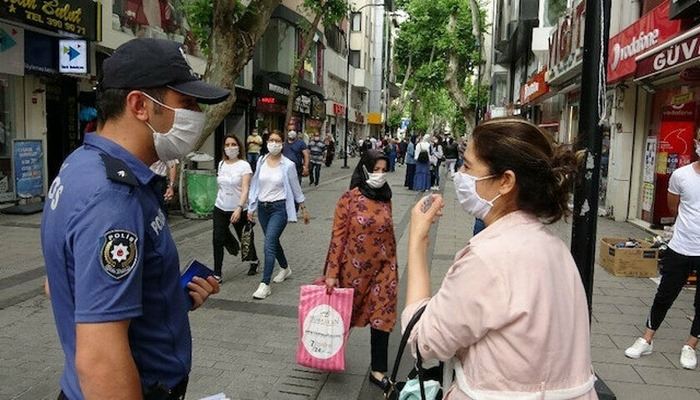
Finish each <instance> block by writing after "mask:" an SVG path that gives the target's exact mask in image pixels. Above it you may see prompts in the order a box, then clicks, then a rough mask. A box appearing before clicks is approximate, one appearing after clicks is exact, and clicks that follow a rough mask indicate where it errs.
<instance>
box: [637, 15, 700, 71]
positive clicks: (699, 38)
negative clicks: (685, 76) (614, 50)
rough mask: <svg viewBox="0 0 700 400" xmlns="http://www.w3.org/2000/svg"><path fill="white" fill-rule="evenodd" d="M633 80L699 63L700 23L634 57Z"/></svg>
mask: <svg viewBox="0 0 700 400" xmlns="http://www.w3.org/2000/svg"><path fill="white" fill-rule="evenodd" d="M635 61H636V62H637V71H636V73H635V75H634V77H635V81H640V80H645V79H649V78H655V77H657V76H659V75H662V74H663V75H670V74H672V73H676V72H679V71H680V70H681V69H683V68H685V67H688V66H691V65H697V64H700V25H699V26H696V27H695V28H693V29H690V30H688V31H686V32H684V33H682V34H680V35H678V36H677V37H675V38H673V39H671V40H669V41H668V42H666V43H664V44H663V45H661V46H658V47H656V48H654V49H652V50H650V51H647V52H646V53H643V54H642V55H640V56H639V57H637V58H636V59H635Z"/></svg>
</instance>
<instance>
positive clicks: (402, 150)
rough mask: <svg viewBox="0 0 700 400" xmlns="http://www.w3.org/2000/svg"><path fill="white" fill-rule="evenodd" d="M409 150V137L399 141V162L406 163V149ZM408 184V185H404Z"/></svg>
mask: <svg viewBox="0 0 700 400" xmlns="http://www.w3.org/2000/svg"><path fill="white" fill-rule="evenodd" d="M407 150H408V138H407V137H405V138H403V139H402V140H401V141H400V142H399V159H398V163H399V164H400V165H402V166H403V165H404V164H405V163H406V151H407ZM404 186H406V185H404Z"/></svg>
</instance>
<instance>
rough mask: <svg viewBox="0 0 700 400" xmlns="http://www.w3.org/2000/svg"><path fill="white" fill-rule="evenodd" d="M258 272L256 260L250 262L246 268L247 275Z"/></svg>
mask: <svg viewBox="0 0 700 400" xmlns="http://www.w3.org/2000/svg"><path fill="white" fill-rule="evenodd" d="M257 273H258V262H257V261H253V262H252V263H250V268H248V275H250V276H253V275H255V274H257Z"/></svg>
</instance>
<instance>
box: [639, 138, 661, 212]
mask: <svg viewBox="0 0 700 400" xmlns="http://www.w3.org/2000/svg"><path fill="white" fill-rule="evenodd" d="M656 144H657V139H656V138H655V137H650V138H647V145H646V150H645V151H644V173H643V174H642V176H643V178H644V182H648V183H653V182H654V172H655V171H656ZM649 211H651V210H649Z"/></svg>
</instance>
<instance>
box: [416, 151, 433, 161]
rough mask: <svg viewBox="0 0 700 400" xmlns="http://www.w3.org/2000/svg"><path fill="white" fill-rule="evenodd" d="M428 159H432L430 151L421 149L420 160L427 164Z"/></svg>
mask: <svg viewBox="0 0 700 400" xmlns="http://www.w3.org/2000/svg"><path fill="white" fill-rule="evenodd" d="M428 161H430V157H429V156H428V152H427V151H425V150H421V152H420V153H418V162H419V163H421V164H425V163H427V162H428Z"/></svg>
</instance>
